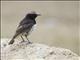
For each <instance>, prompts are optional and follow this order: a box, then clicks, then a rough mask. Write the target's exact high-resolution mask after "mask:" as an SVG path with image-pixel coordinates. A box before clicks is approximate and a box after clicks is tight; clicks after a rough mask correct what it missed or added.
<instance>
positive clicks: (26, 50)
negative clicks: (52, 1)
mask: <svg viewBox="0 0 80 60" xmlns="http://www.w3.org/2000/svg"><path fill="white" fill-rule="evenodd" d="M1 60H78V55H77V54H75V53H73V52H72V51H70V50H68V49H64V48H57V47H49V46H47V45H44V44H39V43H32V44H28V43H27V42H26V41H25V42H22V43H21V42H20V43H15V44H12V45H6V46H5V47H2V48H1Z"/></svg>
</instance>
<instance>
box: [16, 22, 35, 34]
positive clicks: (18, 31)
mask: <svg viewBox="0 0 80 60" xmlns="http://www.w3.org/2000/svg"><path fill="white" fill-rule="evenodd" d="M33 25H34V24H33V23H29V24H24V25H20V26H18V28H17V30H16V33H22V32H24V31H25V30H26V32H27V31H29V29H31V28H32V26H33Z"/></svg>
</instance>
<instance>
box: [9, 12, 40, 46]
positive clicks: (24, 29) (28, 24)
mask: <svg viewBox="0 0 80 60" xmlns="http://www.w3.org/2000/svg"><path fill="white" fill-rule="evenodd" d="M37 16H41V14H39V13H36V12H35V11H31V12H29V13H27V14H26V16H25V17H24V18H23V19H22V20H21V22H20V23H19V25H18V27H17V29H16V32H15V34H14V36H13V37H12V39H11V40H10V42H9V45H10V44H13V43H14V39H15V38H17V37H18V36H20V37H21V38H22V41H25V40H24V38H23V36H25V38H26V39H27V41H28V43H30V41H29V39H28V35H29V34H30V31H31V29H32V28H33V26H34V25H35V24H36V20H35V19H36V17H37Z"/></svg>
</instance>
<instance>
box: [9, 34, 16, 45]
mask: <svg viewBox="0 0 80 60" xmlns="http://www.w3.org/2000/svg"><path fill="white" fill-rule="evenodd" d="M16 37H17V34H15V35H14V36H13V38H12V39H11V40H10V42H9V45H10V44H13V43H14V39H15V38H16Z"/></svg>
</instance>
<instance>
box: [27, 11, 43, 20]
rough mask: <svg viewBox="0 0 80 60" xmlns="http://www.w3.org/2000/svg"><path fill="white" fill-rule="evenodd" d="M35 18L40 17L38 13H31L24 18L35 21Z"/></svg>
mask: <svg viewBox="0 0 80 60" xmlns="http://www.w3.org/2000/svg"><path fill="white" fill-rule="evenodd" d="M37 16H41V15H40V14H39V13H36V12H35V11H31V12H29V13H28V14H27V15H26V18H30V19H35V18H36V17H37Z"/></svg>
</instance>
